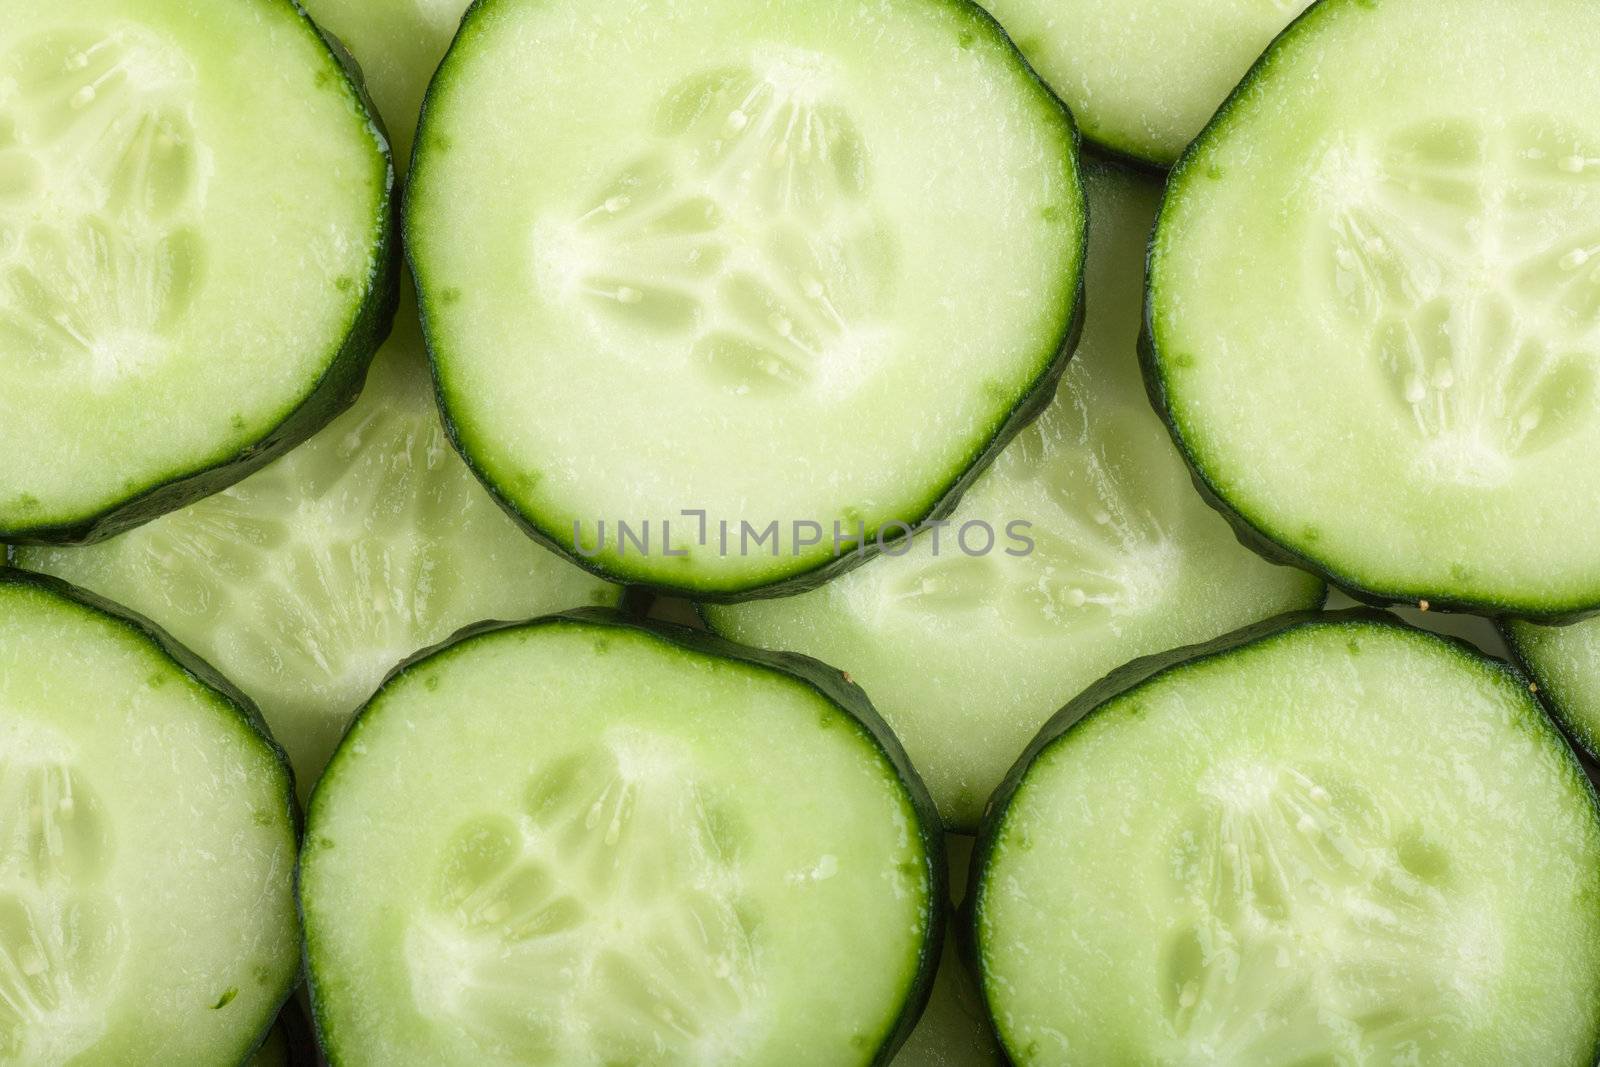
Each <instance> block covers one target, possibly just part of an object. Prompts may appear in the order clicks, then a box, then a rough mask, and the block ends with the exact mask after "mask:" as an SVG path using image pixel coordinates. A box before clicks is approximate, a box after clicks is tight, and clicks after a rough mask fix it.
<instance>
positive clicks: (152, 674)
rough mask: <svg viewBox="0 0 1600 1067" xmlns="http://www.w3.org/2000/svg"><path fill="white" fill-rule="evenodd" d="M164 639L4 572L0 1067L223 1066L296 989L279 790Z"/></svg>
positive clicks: (245, 725) (255, 736)
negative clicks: (105, 1066) (98, 1066)
mask: <svg viewBox="0 0 1600 1067" xmlns="http://www.w3.org/2000/svg"><path fill="white" fill-rule="evenodd" d="M254 716H255V713H254V710H253V709H252V708H251V707H250V705H249V703H248V702H247V701H246V700H245V699H244V698H243V697H241V696H239V695H238V694H237V693H235V692H233V691H232V690H230V689H228V688H227V684H226V683H225V682H223V681H222V680H221V679H220V678H218V677H217V676H216V675H215V674H213V673H212V672H211V670H210V668H208V667H206V666H204V665H203V664H201V663H200V662H199V661H198V660H195V659H193V657H191V656H189V655H188V653H186V652H184V651H183V650H181V649H179V648H177V647H176V646H171V645H168V644H166V643H165V638H164V635H161V634H160V633H158V632H157V631H154V630H151V629H148V628H147V627H146V626H145V625H144V624H143V623H142V622H140V621H137V620H135V619H132V618H130V617H124V616H121V615H118V614H116V613H115V609H113V608H111V606H110V605H108V604H106V603H104V602H101V601H98V600H96V599H94V598H92V597H90V596H88V595H87V594H82V593H79V592H77V591H75V590H73V589H71V588H70V587H69V586H66V585H65V584H63V583H60V582H57V581H55V580H54V579H50V578H43V577H39V576H36V575H29V574H25V573H23V572H21V571H16V570H7V569H0V1063H6V1064H17V1065H19V1067H22V1065H28V1067H32V1065H46V1064H83V1065H90V1064H108V1065H109V1064H116V1065H118V1067H144V1065H148V1067H175V1065H195V1067H200V1065H210V1064H224V1063H239V1062H241V1061H243V1060H244V1059H245V1057H246V1056H247V1055H248V1054H249V1053H250V1050H251V1049H252V1048H254V1047H255V1045H256V1044H257V1042H258V1041H259V1040H260V1039H261V1036H262V1034H264V1033H265V1032H266V1030H267V1028H268V1027H269V1026H270V1025H271V1024H272V1020H273V1016H275V1015H276V1014H277V1011H278V1006H279V1005H280V1004H282V1003H283V1000H284V998H285V997H286V996H287V995H288V992H289V987H290V984H291V983H292V982H293V980H294V978H295V974H296V971H297V969H298V964H299V958H298V953H297V951H296V942H297V933H298V926H297V924H296V921H295V912H294V895H293V889H292V882H293V879H292V875H293V869H294V860H295V824H294V823H295V819H294V800H293V793H294V787H293V785H292V782H291V780H290V775H289V768H288V765H287V764H286V763H285V762H284V760H283V755H282V753H281V752H279V751H278V749H277V747H276V746H275V745H273V743H272V741H271V740H270V739H269V738H268V736H267V734H266V731H265V729H264V728H263V727H262V726H261V725H260V722H259V720H258V719H256V718H255V717H254Z"/></svg>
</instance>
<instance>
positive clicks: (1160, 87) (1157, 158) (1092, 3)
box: [979, 0, 1311, 167]
mask: <svg viewBox="0 0 1600 1067" xmlns="http://www.w3.org/2000/svg"><path fill="white" fill-rule="evenodd" d="M979 2H980V3H982V4H983V6H984V7H986V8H988V9H989V10H990V11H992V12H994V16H995V18H997V19H999V20H1000V23H1001V25H1003V26H1005V28H1006V32H1008V33H1010V34H1011V39H1012V40H1013V41H1015V42H1017V47H1018V48H1020V49H1022V53H1023V55H1025V56H1027V57H1028V62H1030V63H1032V64H1033V67H1034V69H1035V70H1037V71H1038V72H1039V73H1040V74H1042V75H1043V76H1044V78H1045V80H1046V81H1048V82H1049V83H1050V86H1051V88H1053V89H1054V90H1055V91H1056V92H1057V93H1060V94H1061V98H1062V99H1063V100H1065V101H1066V102H1067V104H1068V105H1069V106H1070V107H1071V108H1072V114H1073V117H1075V118H1076V119H1077V120H1078V123H1079V125H1080V126H1081V127H1082V129H1083V135H1084V136H1085V137H1088V138H1090V139H1091V140H1093V141H1096V142H1097V143H1099V144H1101V145H1104V146H1105V147H1106V148H1109V149H1111V150H1112V151H1114V152H1119V153H1121V154H1123V155H1126V156H1130V157H1132V158H1134V159H1137V160H1141V161H1143V162H1146V163H1153V164H1155V165H1157V166H1161V167H1167V166H1171V165H1172V164H1173V163H1174V162H1175V161H1176V160H1177V158H1178V156H1179V155H1180V154H1181V153H1182V152H1183V149H1184V146H1185V145H1187V144H1188V143H1189V142H1190V141H1191V140H1193V139H1194V136H1195V134H1197V133H1199V132H1200V130H1201V128H1202V127H1203V126H1205V124H1206V123H1207V122H1208V121H1209V120H1210V118H1211V115H1212V113H1213V112H1215V111H1216V110H1217V105H1219V104H1221V103H1222V101H1223V100H1224V99H1225V98H1226V97H1227V95H1228V93H1229V92H1231V91H1232V90H1233V87H1234V86H1235V85H1237V84H1239V79H1240V78H1242V77H1243V76H1244V74H1245V72H1246V71H1248V70H1249V69H1250V65H1251V64H1252V63H1254V62H1255V61H1256V58H1257V57H1258V56H1260V55H1261V51H1262V49H1264V48H1266V47H1267V44H1268V43H1269V42H1270V41H1271V40H1272V39H1273V38H1274V37H1276V36H1277V35H1278V34H1279V33H1280V32H1281V31H1282V30H1283V28H1284V27H1285V26H1287V25H1289V23H1290V22H1292V21H1293V20H1294V17H1295V16H1296V15H1298V14H1299V13H1300V12H1301V11H1303V10H1304V9H1305V8H1306V6H1307V5H1309V4H1310V2H1311V0H1122V2H1119V3H1106V2H1105V0H979Z"/></svg>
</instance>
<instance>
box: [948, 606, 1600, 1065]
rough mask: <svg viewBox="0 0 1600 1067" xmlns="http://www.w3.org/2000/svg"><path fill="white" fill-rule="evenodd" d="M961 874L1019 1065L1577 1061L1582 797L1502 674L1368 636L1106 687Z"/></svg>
mask: <svg viewBox="0 0 1600 1067" xmlns="http://www.w3.org/2000/svg"><path fill="white" fill-rule="evenodd" d="M979 853H980V856H979V859H978V860H977V863H978V875H977V878H976V881H975V888H974V896H975V906H974V908H973V916H972V918H973V923H974V926H973V931H974V933H975V936H976V944H977V950H978V957H979V961H980V964H981V968H982V982H983V988H984V993H985V996H986V998H987V1000H988V1004H989V1008H990V1012H991V1014H992V1015H993V1017H994V1019H995V1021H996V1024H997V1026H998V1029H999V1032H1000V1035H1001V1037H1002V1040H1003V1041H1004V1043H1005V1045H1006V1048H1007V1050H1008V1052H1009V1053H1010V1055H1011V1057H1012V1059H1013V1060H1014V1061H1016V1062H1017V1063H1019V1064H1022V1065H1029V1064H1066V1063H1171V1064H1179V1063H1229V1064H1313V1063H1316V1064H1322V1063H1327V1064H1334V1063H1360V1064H1378V1063H1412V1064H1484V1065H1490V1064H1509V1063H1540V1064H1552V1065H1557V1064H1565V1065H1572V1067H1578V1065H1580V1064H1582V1065H1588V1064H1592V1063H1593V1062H1594V1061H1595V1055H1596V1047H1597V1042H1600V818H1597V813H1596V808H1595V796H1594V792H1593V789H1592V787H1591V786H1590V784H1589V782H1588V779H1587V778H1586V777H1585V776H1584V774H1583V772H1582V770H1581V769H1580V767H1579V766H1578V763H1577V761H1576V759H1574V757H1573V755H1572V752H1571V750H1570V749H1569V748H1567V746H1566V744H1565V742H1564V741H1563V740H1562V738H1561V736H1560V734H1559V733H1558V732H1557V731H1556V730H1555V728H1554V727H1553V726H1552V725H1551V723H1550V722H1549V721H1548V720H1547V719H1546V718H1545V717H1544V714H1543V712H1542V710H1541V709H1540V707H1539V704H1538V702H1537V700H1536V699H1535V698H1534V696H1533V694H1532V693H1531V692H1530V690H1529V685H1528V682H1527V680H1526V679H1525V678H1524V677H1522V676H1521V675H1520V674H1519V673H1517V672H1516V671H1514V670H1512V669H1511V668H1509V667H1507V666H1506V665H1505V664H1504V663H1502V662H1500V661H1497V660H1491V659H1487V658H1485V657H1483V656H1482V655H1480V654H1479V653H1478V652H1476V651H1475V650H1473V649H1471V648H1470V647H1469V646H1467V645H1465V644H1461V643H1457V642H1454V641H1450V640H1448V639H1445V638H1440V637H1437V636H1435V635H1432V634H1426V633H1423V632H1421V631H1417V630H1412V629H1410V628H1407V627H1404V626H1402V625H1401V624H1399V623H1397V622H1395V621H1394V620H1393V619H1392V618H1391V617H1390V616H1385V615H1377V614H1373V613H1367V612H1354V613H1341V614H1332V615H1311V616H1304V617H1300V618H1298V619H1293V620H1291V621H1289V622H1287V623H1279V624H1269V625H1266V626H1264V627H1261V628H1259V629H1258V630H1257V631H1256V632H1254V633H1251V632H1246V633H1244V634H1241V635H1237V636H1235V637H1233V638H1229V639H1226V640H1224V641H1221V642H1218V643H1216V644H1213V645H1211V646H1206V647H1203V648H1200V649H1190V650H1186V651H1183V652H1179V653H1174V654H1172V655H1170V656H1165V657H1157V658H1155V659H1152V660H1146V661H1142V662H1140V663H1136V664H1134V665H1133V666H1131V667H1129V668H1128V669H1127V670H1125V671H1122V672H1119V673H1118V674H1117V675H1113V676H1112V677H1111V678H1109V679H1107V681H1106V682H1105V683H1103V684H1102V685H1100V686H1098V687H1096V689H1095V690H1093V691H1091V692H1090V693H1087V694H1085V696H1084V697H1083V698H1081V699H1080V701H1079V702H1078V706H1077V707H1075V708H1072V709H1068V711H1066V712H1063V714H1062V716H1061V717H1059V718H1058V719H1057V720H1056V721H1055V722H1054V723H1053V724H1052V725H1051V726H1050V727H1049V728H1047V729H1046V730H1045V731H1044V732H1043V733H1042V734H1041V735H1040V737H1039V738H1038V739H1037V740H1036V741H1035V743H1034V745H1033V746H1032V747H1031V748H1030V750H1029V753H1028V756H1027V758H1026V759H1025V760H1024V761H1023V762H1022V763H1020V764H1019V765H1018V768H1017V769H1016V771H1015V772H1014V773H1013V775H1012V776H1011V778H1010V779H1009V781H1008V783H1007V785H1006V787H1005V789H1004V791H1003V792H1002V793H1001V794H1000V795H999V796H997V798H996V803H995V806H994V808H993V809H992V812H991V814H990V816H989V818H988V819H987V821H986V825H985V829H984V834H983V837H982V839H981V841H980V845H979Z"/></svg>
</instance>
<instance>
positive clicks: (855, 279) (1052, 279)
mask: <svg viewBox="0 0 1600 1067" xmlns="http://www.w3.org/2000/svg"><path fill="white" fill-rule="evenodd" d="M417 140H418V147H417V151H416V153H415V160H414V169H413V172H412V175H411V184H410V187H409V191H408V194H407V203H406V233H407V239H408V254H409V256H410V258H411V261H412V266H413V269H414V270H415V273H416V276H417V280H418V285H419V288H420V291H421V298H422V304H423V311H424V315H423V319H424V323H425V327H426V331H427V337H428V345H429V349H430V352H431V354H432V357H433V362H434V370H435V375H436V377H437V379H438V382H439V391H440V397H441V400H442V402H443V406H444V409H445V412H446V416H447V419H448V420H449V422H450V424H451V428H452V433H453V436H454V439H455V440H456V442H457V444H458V445H459V446H460V447H461V449H462V450H463V452H464V453H465V455H466V456H467V457H468V458H469V460H470V462H471V463H472V464H473V466H474V468H475V469H476V470H477V471H478V473H479V474H480V476H481V477H483V478H484V480H485V481H486V482H487V483H488V484H489V485H490V487H491V488H492V489H493V491H494V492H495V493H496V495H497V496H498V497H499V498H500V499H501V501H502V502H503V503H504V504H505V505H506V506H507V507H508V508H509V509H510V510H511V511H513V512H514V513H515V514H517V515H519V516H520V517H521V518H522V519H523V521H524V522H525V523H526V524H527V525H528V526H529V528H530V530H532V531H533V532H534V533H535V534H536V535H537V536H539V537H541V538H542V539H544V540H545V541H547V542H549V543H550V544H552V545H554V546H557V547H559V548H561V549H562V550H563V551H566V552H567V553H569V554H571V555H573V556H574V558H576V559H578V560H579V561H580V562H582V563H583V564H584V565H586V566H589V567H591V568H593V569H596V570H599V571H601V572H603V573H605V574H608V575H611V576H613V577H616V578H618V579H626V580H629V581H635V582H639V583H644V584H648V585H651V586H654V587H656V588H659V589H665V590H672V591H677V592H682V593H686V594H693V595H695V596H700V597H705V598H718V599H737V598H740V597H743V596H748V595H753V594H756V593H759V594H760V595H775V594H777V593H778V592H781V591H796V590H798V589H800V588H804V587H806V586H808V585H814V584H817V583H819V582H820V581H822V580H823V579H824V578H825V577H826V576H827V575H829V574H831V573H834V572H836V571H838V570H840V569H843V568H845V567H848V566H851V565H853V564H855V563H857V562H859V561H860V560H861V559H862V558H864V555H865V554H864V553H858V552H856V551H853V548H854V545H851V546H849V548H846V549H843V550H841V549H839V548H838V547H836V544H835V540H834V536H833V534H834V530H835V525H836V524H837V528H838V530H839V531H841V532H842V534H844V535H845V536H849V535H851V534H854V535H855V536H856V538H857V539H858V540H865V541H866V542H867V543H868V544H869V545H875V544H877V542H878V539H879V536H880V535H881V536H882V538H883V539H884V540H890V541H892V540H894V539H895V538H896V537H897V536H900V535H903V533H904V530H905V528H907V527H909V526H914V525H916V524H918V523H920V522H921V521H923V520H924V519H926V518H928V517H929V516H931V515H936V514H939V513H942V512H943V511H947V510H948V508H949V506H950V505H951V504H952V503H953V501H954V498H955V496H956V495H957V493H958V492H959V489H960V488H961V487H962V486H963V485H964V484H965V481H966V480H967V479H970V477H971V476H972V474H973V472H974V471H975V470H977V469H978V468H979V467H980V466H981V465H982V464H983V463H985V462H986V461H987V460H988V459H989V458H990V457H991V456H992V454H993V452H994V451H995V449H996V448H997V446H998V444H999V443H1001V442H1003V441H1004V440H1005V439H1007V438H1009V437H1010V436H1011V435H1012V434H1014V433H1015V432H1016V431H1017V430H1018V429H1020V428H1021V426H1023V425H1025V423H1026V422H1027V421H1028V419H1030V418H1031V417H1032V416H1033V415H1034V414H1036V413H1037V411H1038V409H1039V407H1040V406H1041V405H1042V404H1043V403H1045V402H1046V401H1047V400H1048V398H1049V395H1050V393H1051V390H1052V389H1053V387H1054V382H1055V379H1056V376H1057V375H1058V374H1059V373H1060V368H1061V365H1062V363H1063V361H1064V358H1065V353H1066V351H1067V349H1068V348H1069V347H1070V346H1069V344H1068V343H1067V342H1068V340H1069V337H1070V333H1071V329H1072V324H1073V322H1074V320H1075V315H1076V308H1077V293H1078V289H1079V266H1080V261H1081V256H1082V239H1083V229H1084V213H1083V204H1082V193H1081V189H1080V185H1079V180H1078V173H1077V161H1076V134H1075V131H1074V130H1073V127H1072V123H1071V119H1070V117H1069V116H1068V115H1067V113H1066V112H1065V111H1064V110H1063V109H1062V108H1061V106H1060V103H1059V102H1058V101H1057V100H1056V99H1055V98H1054V97H1053V96H1052V95H1051V94H1050V93H1049V91H1048V90H1047V89H1045V87H1044V86H1043V85H1042V84H1041V83H1040V82H1039V81H1038V80H1037V79H1036V78H1035V76H1034V75H1033V73H1032V72H1031V71H1030V70H1029V69H1028V67H1027V66H1026V64H1025V63H1024V62H1023V61H1022V59H1021V57H1020V56H1019V55H1018V54H1017V53H1016V51H1015V49H1013V48H1012V47H1011V45H1010V44H1009V42H1008V41H1007V40H1006V39H1005V37H1004V35H1003V34H1001V33H1000V32H999V30H998V29H997V28H996V26H995V25H994V23H993V22H992V20H990V19H989V18H988V16H986V15H984V14H983V13H982V11H981V10H979V9H978V8H976V7H974V6H972V5H970V4H967V3H965V2H959V3H958V2H950V0H884V2H867V0H843V2H839V0H828V2H818V0H802V2H798V3H790V4H766V3H763V4H755V5H752V4H748V3H739V2H732V0H687V2H685V0H642V2H641V0H628V2H623V0H603V2H598V3H596V2H594V0H556V2H548V0H489V2H486V3H482V4H479V5H477V6H476V7H474V8H473V10H472V11H470V12H469V13H468V15H467V17H466V19H465V21H464V23H463V25H462V29H461V31H460V33H459V34H458V35H457V37H456V40H455V43H454V44H453V45H452V47H451V50H450V52H449V54H448V56H447V57H446V58H445V60H444V63H443V64H442V65H441V66H440V68H439V71H438V74H437V75H436V76H435V78H434V81H433V84H432V86H431V88H430V90H429V94H428V100H427V104H426V109H425V112H424V115H423V119H422V124H421V128H420V130H419V133H418V138H417ZM601 523H604V524H605V527H606V530H604V531H603V530H602V529H601V528H600V524H601ZM619 523H620V524H628V525H629V528H630V530H631V532H632V533H634V534H635V535H637V534H638V533H639V531H640V528H641V527H648V534H647V537H650V538H653V540H651V541H650V545H651V547H649V548H641V547H639V545H638V544H637V542H635V543H630V542H629V541H628V540H627V539H626V538H624V537H623V536H622V534H621V532H620V530H619V529H618V524H619ZM669 529H670V533H669ZM607 531H609V532H607ZM769 531H770V532H769ZM818 531H820V532H818ZM664 541H665V542H667V543H665V544H664V543H663V542H664Z"/></svg>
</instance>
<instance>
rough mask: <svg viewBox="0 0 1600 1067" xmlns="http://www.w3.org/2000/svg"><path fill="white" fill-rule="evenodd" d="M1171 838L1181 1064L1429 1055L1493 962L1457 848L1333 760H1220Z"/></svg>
mask: <svg viewBox="0 0 1600 1067" xmlns="http://www.w3.org/2000/svg"><path fill="white" fill-rule="evenodd" d="M1168 847H1169V855H1170V867H1171V870H1172V872H1173V874H1174V878H1173V882H1172V886H1171V889H1172V893H1173V895H1174V900H1175V902H1176V903H1177V905H1178V906H1179V911H1180V913H1181V914H1183V915H1185V916H1187V919H1186V921H1185V922H1184V923H1183V924H1181V925H1180V928H1179V929H1178V931H1177V932H1176V933H1175V934H1173V935H1171V936H1170V940H1169V941H1168V942H1167V944H1166V946H1165V950H1164V960H1163V967H1162V975H1163V987H1162V989H1161V996H1162V1003H1163V1005H1164V1006H1165V1011H1166V1016H1167V1020H1168V1022H1169V1023H1170V1024H1171V1027H1172V1031H1173V1034H1174V1036H1175V1038H1176V1040H1177V1043H1178V1047H1179V1050H1180V1055H1179V1057H1178V1060H1177V1062H1184V1063H1202V1062H1204V1063H1230V1064H1249V1065H1268V1064H1273V1065H1277V1064H1281V1065H1284V1067H1290V1065H1294V1067H1311V1065H1328V1067H1333V1065H1335V1064H1379V1063H1384V1064H1388V1063H1411V1062H1420V1061H1418V1060H1417V1059H1416V1058H1415V1057H1416V1056H1418V1055H1419V1053H1420V1051H1421V1050H1424V1049H1427V1048H1429V1047H1436V1046H1437V1043H1438V1041H1439V1040H1441V1039H1442V1038H1444V1037H1445V1036H1446V1035H1448V1034H1450V1033H1452V1032H1456V1031H1459V1029H1460V1028H1461V1027H1462V1026H1463V1025H1464V1022H1465V1020H1466V1019H1467V1018H1468V1017H1470V1014H1471V1012H1472V1011H1473V1010H1474V995H1475V990H1476V989H1477V988H1480V987H1481V982H1480V977H1481V976H1483V975H1485V974H1487V973H1490V972H1491V971H1492V969H1493V964H1492V958H1493V956H1494V954H1495V951H1496V949H1495V946H1494V944H1493V938H1492V936H1491V934H1490V933H1489V932H1488V928H1487V927H1486V925H1485V924H1484V923H1482V922H1475V921H1474V919H1473V913H1472V911H1471V910H1470V908H1469V907H1468V906H1467V905H1466V903H1465V902H1464V901H1463V900H1462V894H1461V892H1460V890H1461V888H1462V887H1460V886H1459V885H1457V884H1456V881H1455V878H1454V874H1453V872H1452V870H1451V865H1450V861H1449V858H1448V855H1447V853H1446V851H1445V850H1444V849H1443V848H1441V847H1440V846H1439V844H1438V843H1436V842H1432V841H1429V840H1428V839H1427V838H1426V837H1425V836H1424V835H1423V834H1422V833H1421V832H1420V831H1419V830H1418V829H1417V828H1415V827H1401V826H1397V825H1395V824H1394V823H1392V822H1391V820H1390V818H1389V817H1388V816H1387V814H1386V813H1385V811H1384V809H1383V808H1382V806H1381V805H1380V804H1379V803H1377V802H1376V801H1375V799H1374V798H1373V797H1372V796H1370V795H1369V794H1367V793H1366V792H1364V791H1363V790H1361V789H1360V788H1356V787H1352V786H1350V785H1349V784H1347V783H1344V782H1343V781H1342V780H1341V779H1340V778H1339V777H1338V776H1337V775H1336V774H1334V773H1331V772H1326V771H1324V770H1322V769H1320V768H1311V769H1306V770H1298V769H1292V768H1289V769H1284V768H1277V767H1271V766H1263V765H1259V764H1247V765H1243V766H1236V767H1231V768H1219V769H1218V770H1217V771H1215V772H1213V774H1212V775H1211V777H1210V780H1209V781H1208V782H1206V783H1205V784H1204V786H1203V787H1202V790H1201V796H1200V799H1199V801H1198V803H1197V804H1196V805H1195V806H1194V807H1193V808H1192V809H1191V810H1190V811H1188V812H1187V813H1186V815H1185V817H1184V818H1183V820H1182V821H1181V822H1180V823H1179V825H1178V826H1177V828H1176V830H1175V831H1174V832H1173V834H1172V837H1171V838H1170V840H1169V843H1168ZM1408 1057H1409V1058H1408Z"/></svg>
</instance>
